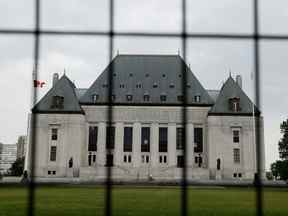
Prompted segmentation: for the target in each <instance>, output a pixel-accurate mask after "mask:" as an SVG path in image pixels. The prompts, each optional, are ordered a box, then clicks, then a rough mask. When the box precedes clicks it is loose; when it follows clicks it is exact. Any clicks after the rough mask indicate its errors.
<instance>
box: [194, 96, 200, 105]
mask: <svg viewBox="0 0 288 216" xmlns="http://www.w3.org/2000/svg"><path fill="white" fill-rule="evenodd" d="M194 101H195V102H196V103H200V102H201V96H200V95H195V96H194Z"/></svg>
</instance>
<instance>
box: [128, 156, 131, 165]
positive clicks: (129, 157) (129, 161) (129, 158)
mask: <svg viewBox="0 0 288 216" xmlns="http://www.w3.org/2000/svg"><path fill="white" fill-rule="evenodd" d="M128 163H131V155H128Z"/></svg>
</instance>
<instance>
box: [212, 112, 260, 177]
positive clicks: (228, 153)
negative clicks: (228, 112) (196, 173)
mask: <svg viewBox="0 0 288 216" xmlns="http://www.w3.org/2000/svg"><path fill="white" fill-rule="evenodd" d="M233 130H239V131H240V142H239V143H233ZM261 130H263V128H262V129H261ZM254 131H255V130H254V122H253V118H252V117H249V116H246V117H244V116H209V117H208V143H209V146H208V161H209V168H210V178H216V161H217V159H218V158H220V159H221V170H220V171H218V172H217V174H220V175H221V177H222V178H224V179H235V178H234V176H233V174H234V173H237V178H239V177H238V173H241V175H242V179H253V177H254V173H255V172H256V145H255V135H254ZM262 136H263V133H262ZM262 145H263V140H262ZM233 148H239V149H240V163H235V162H234V158H233ZM262 160H263V164H264V158H263V159H262Z"/></svg>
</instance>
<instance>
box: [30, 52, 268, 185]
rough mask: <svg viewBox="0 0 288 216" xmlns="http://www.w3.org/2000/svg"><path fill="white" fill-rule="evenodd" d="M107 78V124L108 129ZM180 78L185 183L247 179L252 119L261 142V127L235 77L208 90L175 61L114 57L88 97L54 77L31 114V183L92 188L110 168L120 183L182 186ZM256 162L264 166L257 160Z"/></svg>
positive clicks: (252, 154) (251, 168)
mask: <svg viewBox="0 0 288 216" xmlns="http://www.w3.org/2000/svg"><path fill="white" fill-rule="evenodd" d="M110 70H112V78H113V79H112V80H113V81H112V82H113V88H112V94H111V98H110V102H112V103H113V122H112V126H110V127H108V126H107V105H108V95H109V94H108V92H109V91H108V90H109V88H110V87H111V86H109V84H110V83H109V81H108V74H109V71H110ZM183 71H184V72H186V77H187V82H186V83H185V86H184V87H185V88H186V93H187V94H186V96H187V98H186V99H187V104H188V105H187V116H186V117H187V118H186V123H187V124H186V129H187V131H186V134H187V135H186V142H187V148H186V149H187V152H188V160H187V161H186V164H187V171H188V179H205V180H207V179H252V178H253V177H254V173H255V172H256V147H255V141H254V117H255V116H257V117H260V118H261V138H263V124H262V117H261V114H260V111H258V109H257V107H255V106H254V105H253V103H252V101H251V100H250V99H249V98H248V96H247V95H246V94H245V92H244V91H243V89H242V79H241V76H237V78H236V81H235V80H234V79H233V78H232V77H231V76H230V77H229V78H228V79H227V80H226V82H225V83H224V84H223V86H222V88H221V89H219V90H218V89H217V90H207V89H205V88H204V87H203V86H202V84H201V83H200V82H199V80H198V79H197V78H196V77H195V75H194V74H193V73H192V71H191V70H190V68H189V67H187V65H186V64H185V62H184V61H183V59H182V58H181V57H180V56H178V55H118V56H116V57H115V58H114V59H113V61H112V62H111V63H110V64H109V65H108V66H107V68H106V69H105V70H104V71H103V72H102V73H101V74H100V76H99V77H98V78H97V79H96V80H95V82H94V83H93V84H92V85H91V86H90V87H89V88H88V89H79V88H77V87H76V86H75V85H74V84H73V82H71V81H70V80H69V78H68V77H67V76H66V75H65V74H64V75H63V76H62V77H61V78H60V79H59V80H58V74H54V77H53V86H52V88H51V89H50V90H49V91H48V93H47V94H46V95H45V96H44V97H43V98H42V99H41V100H40V101H39V102H38V103H37V104H36V105H35V106H34V108H33V112H34V113H35V114H36V116H37V123H36V170H35V174H36V176H38V177H79V178H80V179H83V180H97V179H103V178H105V173H106V166H112V173H113V178H114V179H119V180H120V179H121V180H125V179H126V180H138V179H141V180H145V179H157V180H177V179H180V178H181V172H182V169H181V168H182V167H183V164H184V158H183V139H182V136H183V134H184V133H183V125H182V110H183V107H182V106H181V104H182V103H183V99H184V97H183V94H182V92H183V91H182V90H183V89H182V86H183V85H182V83H183V82H182V80H183V74H184V73H183ZM107 132H109V134H110V136H109V137H108V136H106V135H107ZM261 143H262V145H263V139H262V140H261ZM107 149H110V150H109V151H108V150H107ZM27 154H28V157H29V151H28V153H27ZM28 157H27V158H28ZM260 160H263V164H264V157H263V156H261V158H260ZM26 168H27V169H28V170H29V164H28V163H26Z"/></svg>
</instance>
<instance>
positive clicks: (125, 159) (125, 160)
mask: <svg viewBox="0 0 288 216" xmlns="http://www.w3.org/2000/svg"><path fill="white" fill-rule="evenodd" d="M124 162H125V163H126V162H127V156H126V155H124Z"/></svg>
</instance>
